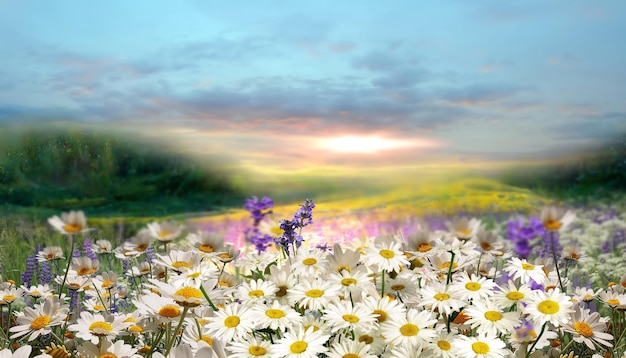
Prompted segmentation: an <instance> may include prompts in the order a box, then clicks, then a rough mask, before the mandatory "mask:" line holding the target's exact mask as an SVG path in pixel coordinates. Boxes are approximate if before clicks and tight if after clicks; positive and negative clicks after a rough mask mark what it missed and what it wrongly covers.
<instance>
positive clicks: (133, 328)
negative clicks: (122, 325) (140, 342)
mask: <svg viewBox="0 0 626 358" xmlns="http://www.w3.org/2000/svg"><path fill="white" fill-rule="evenodd" d="M128 330H129V331H130V332H132V333H143V328H141V326H140V325H137V324H134V325H132V326H130V327H128Z"/></svg>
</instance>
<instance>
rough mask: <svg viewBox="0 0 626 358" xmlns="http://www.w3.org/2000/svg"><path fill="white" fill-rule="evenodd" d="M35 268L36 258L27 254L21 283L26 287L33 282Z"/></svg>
mask: <svg viewBox="0 0 626 358" xmlns="http://www.w3.org/2000/svg"><path fill="white" fill-rule="evenodd" d="M36 270H37V260H36V259H35V255H28V258H26V270H25V271H24V273H22V284H23V285H24V286H26V287H30V286H31V285H32V282H33V275H34V274H35V271H36Z"/></svg>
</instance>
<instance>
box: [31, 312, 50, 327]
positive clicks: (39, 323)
mask: <svg viewBox="0 0 626 358" xmlns="http://www.w3.org/2000/svg"><path fill="white" fill-rule="evenodd" d="M50 321H52V320H51V319H50V317H48V316H45V315H44V316H39V317H37V318H35V319H34V320H33V321H32V322H30V329H32V330H33V331H36V330H38V329H42V328H44V327H46V326H48V324H50Z"/></svg>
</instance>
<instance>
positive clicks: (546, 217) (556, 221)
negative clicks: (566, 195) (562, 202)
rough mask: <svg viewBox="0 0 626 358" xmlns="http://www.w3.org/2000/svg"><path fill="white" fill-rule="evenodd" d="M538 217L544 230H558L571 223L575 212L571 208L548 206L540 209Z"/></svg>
mask: <svg viewBox="0 0 626 358" xmlns="http://www.w3.org/2000/svg"><path fill="white" fill-rule="evenodd" d="M540 218H541V222H542V223H543V227H544V228H545V229H546V230H548V231H559V230H562V229H564V228H565V227H567V226H568V225H569V224H571V223H572V222H573V221H574V220H575V219H576V214H574V212H573V211H571V210H564V209H562V208H556V207H554V206H549V207H544V208H542V209H541V216H540Z"/></svg>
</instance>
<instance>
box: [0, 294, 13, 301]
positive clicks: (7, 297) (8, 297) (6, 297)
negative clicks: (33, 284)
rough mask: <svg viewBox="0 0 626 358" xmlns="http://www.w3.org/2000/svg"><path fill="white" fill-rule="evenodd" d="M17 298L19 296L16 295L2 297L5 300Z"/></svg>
mask: <svg viewBox="0 0 626 358" xmlns="http://www.w3.org/2000/svg"><path fill="white" fill-rule="evenodd" d="M16 298H17V296H15V295H5V296H4V297H2V300H3V301H15V299H16Z"/></svg>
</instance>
